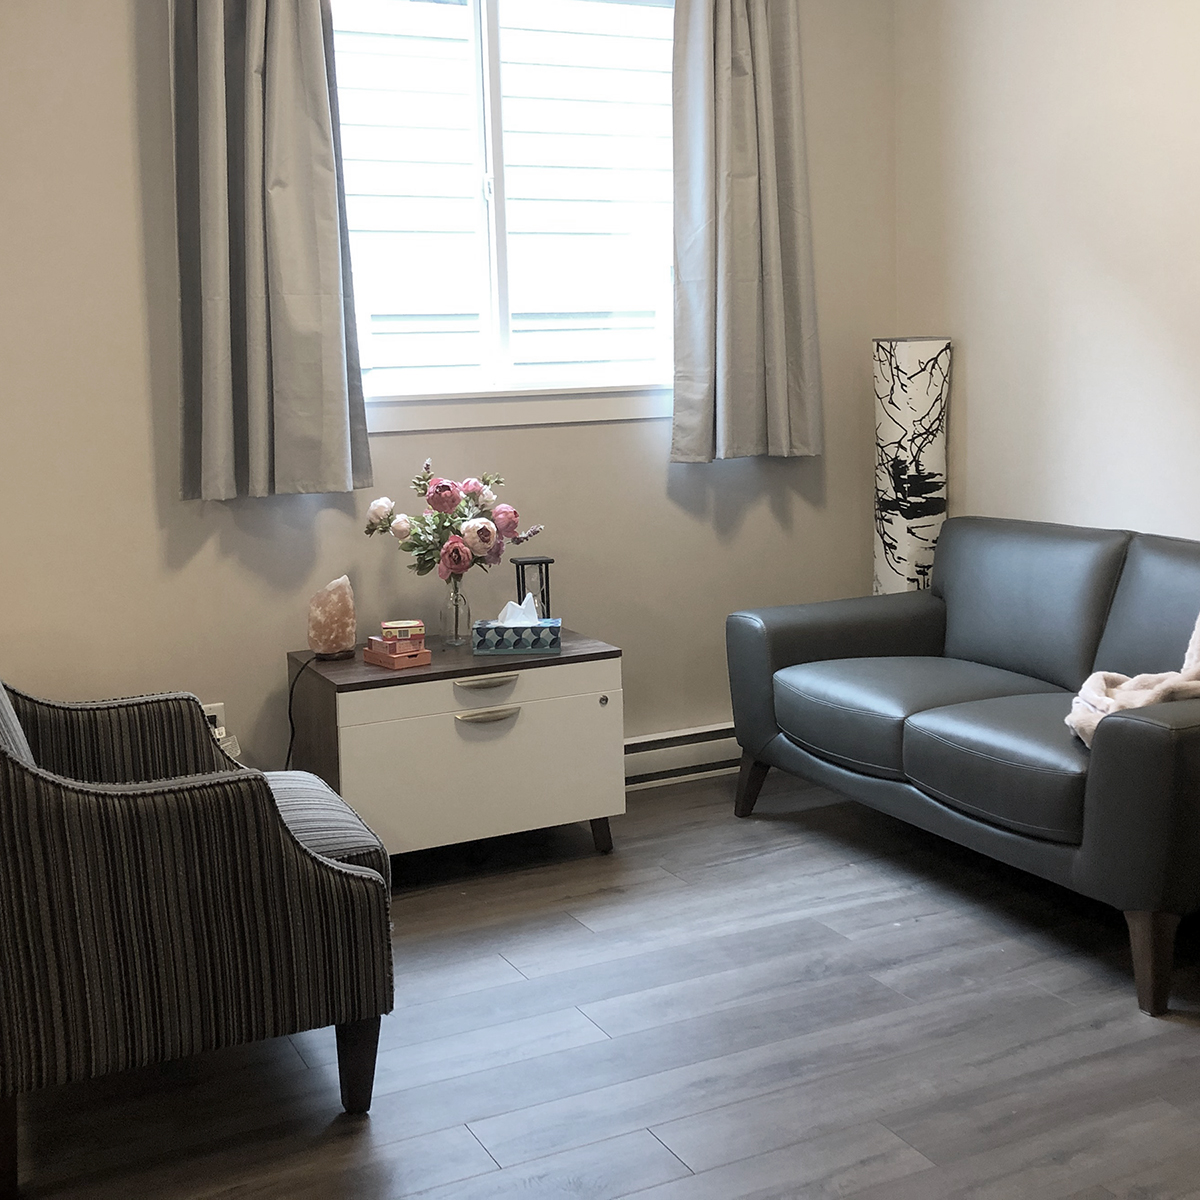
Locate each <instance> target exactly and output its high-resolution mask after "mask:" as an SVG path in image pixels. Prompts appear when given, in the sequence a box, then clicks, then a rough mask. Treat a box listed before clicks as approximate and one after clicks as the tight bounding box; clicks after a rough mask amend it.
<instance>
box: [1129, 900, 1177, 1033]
mask: <svg viewBox="0 0 1200 1200" xmlns="http://www.w3.org/2000/svg"><path fill="white" fill-rule="evenodd" d="M1125 920H1126V922H1127V923H1128V925H1129V945H1130V948H1131V949H1132V950H1133V980H1134V983H1135V984H1136V985H1137V998H1138V1008H1140V1009H1141V1010H1142V1012H1144V1013H1149V1014H1150V1016H1152V1017H1161V1016H1162V1015H1163V1013H1165V1012H1166V1011H1167V1004H1168V1001H1169V1000H1170V997H1171V965H1172V962H1173V961H1174V958H1175V930H1176V929H1178V928H1179V918H1178V917H1177V916H1176V915H1175V914H1174V913H1165V912H1127V913H1126V914H1125Z"/></svg>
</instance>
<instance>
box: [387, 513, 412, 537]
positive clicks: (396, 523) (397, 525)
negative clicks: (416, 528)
mask: <svg viewBox="0 0 1200 1200" xmlns="http://www.w3.org/2000/svg"><path fill="white" fill-rule="evenodd" d="M410 533H412V520H411V518H410V517H409V515H408V514H407V513H397V514H396V516H395V518H394V519H393V521H392V537H394V538H395V539H396V541H398V542H402V541H404V539H405V538H406V537H408V535H409V534H410Z"/></svg>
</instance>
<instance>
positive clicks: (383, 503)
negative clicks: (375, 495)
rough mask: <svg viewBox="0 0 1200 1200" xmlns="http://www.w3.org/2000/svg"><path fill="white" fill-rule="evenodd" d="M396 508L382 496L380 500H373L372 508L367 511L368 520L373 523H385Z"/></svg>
mask: <svg viewBox="0 0 1200 1200" xmlns="http://www.w3.org/2000/svg"><path fill="white" fill-rule="evenodd" d="M394 507H395V506H394V505H393V504H392V502H391V501H390V500H389V499H388V498H387V497H386V496H380V498H379V499H378V500H373V501H372V502H371V507H370V508H368V509H367V520H368V521H371V522H372V523H375V522H379V521H383V520H385V519H386V518H387V516H388V514H389V513H390V512H391V511H392V509H393V508H394Z"/></svg>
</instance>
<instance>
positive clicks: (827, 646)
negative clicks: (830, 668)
mask: <svg viewBox="0 0 1200 1200" xmlns="http://www.w3.org/2000/svg"><path fill="white" fill-rule="evenodd" d="M945 641H946V604H945V601H943V600H942V599H941V598H940V597H938V596H935V595H934V594H933V593H932V592H928V591H920V592H899V593H896V594H894V595H890V596H861V597H858V598H856V599H853V600H827V601H824V602H822V603H817V604H791V605H786V606H783V607H780V608H758V609H751V610H747V611H745V612H736V613H733V614H732V616H730V617H728V618H727V619H726V621H725V649H726V653H727V655H728V659H729V690H730V693H731V695H732V699H733V725H734V732H735V734H736V736H737V740H738V743H739V744H740V745H741V747H742V749H744V750H746V751H747V752H748V753H750V754H751V755H756V754H757V753H758V752H759V751H761V750H762V749H763V747H765V746H766V745H767V743H768V742H770V741H771V739H772V738H774V737H775V736H776V735H777V734H778V733H779V726H778V725H777V724H776V722H775V697H774V690H773V687H772V682H771V680H772V676H773V675H774V674H775V672H776V671H778V670H781V669H782V668H783V667H790V666H794V665H795V664H796V663H803V662H817V661H819V660H822V659H829V658H874V657H877V656H880V657H881V656H884V655H893V654H895V655H910V654H911V655H937V654H941V653H942V648H943V646H944V644H945Z"/></svg>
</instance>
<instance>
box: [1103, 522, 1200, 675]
mask: <svg viewBox="0 0 1200 1200" xmlns="http://www.w3.org/2000/svg"><path fill="white" fill-rule="evenodd" d="M1197 613H1200V543H1198V542H1187V541H1184V540H1183V539H1182V538H1166V537H1153V536H1151V535H1149V534H1145V533H1138V534H1134V537H1133V540H1132V541H1131V542H1130V543H1129V553H1128V554H1127V555H1126V557H1125V567H1124V569H1123V570H1122V571H1121V582H1120V583H1119V584H1118V585H1117V594H1116V595H1115V596H1114V597H1113V602H1112V608H1111V610H1110V611H1109V614H1108V621H1107V623H1106V624H1105V626H1104V636H1103V637H1102V638H1101V639H1100V646H1099V649H1097V651H1096V664H1095V668H1096V670H1097V671H1119V672H1120V673H1121V674H1122V675H1141V674H1143V673H1146V672H1154V673H1157V672H1159V671H1178V670H1179V668H1180V667H1181V666H1182V665H1183V655H1184V652H1185V651H1186V650H1187V645H1188V639H1189V638H1190V637H1191V635H1192V629H1193V627H1194V626H1195V624H1196V614H1197Z"/></svg>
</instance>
